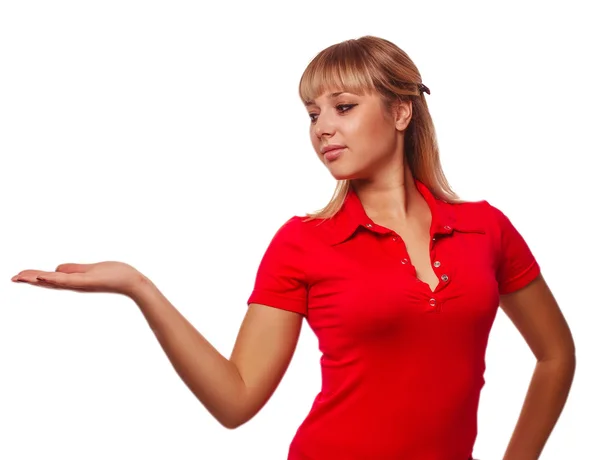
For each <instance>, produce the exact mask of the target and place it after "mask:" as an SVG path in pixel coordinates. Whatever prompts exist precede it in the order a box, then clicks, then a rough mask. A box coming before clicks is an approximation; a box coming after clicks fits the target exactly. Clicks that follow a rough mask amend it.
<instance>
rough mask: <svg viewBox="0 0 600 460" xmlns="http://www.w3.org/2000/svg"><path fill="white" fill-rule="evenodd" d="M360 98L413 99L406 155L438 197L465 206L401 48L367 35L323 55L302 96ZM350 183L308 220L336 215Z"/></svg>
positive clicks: (308, 73) (303, 83)
mask: <svg viewBox="0 0 600 460" xmlns="http://www.w3.org/2000/svg"><path fill="white" fill-rule="evenodd" d="M333 88H336V89H342V90H344V91H348V92H353V93H356V94H363V93H371V92H375V93H378V94H379V95H380V96H381V97H382V98H383V100H384V101H385V102H386V104H387V105H388V107H389V106H390V105H391V103H393V102H394V101H396V100H398V99H399V100H402V101H407V100H410V101H412V119H411V121H410V124H409V126H408V128H407V130H406V134H405V138H404V155H405V159H406V162H407V164H408V166H409V168H410V171H411V173H412V175H413V177H414V178H415V179H417V180H419V181H421V182H422V183H423V184H425V185H426V186H427V187H428V188H429V190H431V192H432V193H433V195H434V196H436V197H437V198H439V199H442V200H444V201H446V202H451V203H454V202H461V201H462V200H461V199H460V198H459V197H458V195H457V194H456V193H455V192H454V191H452V189H451V188H450V185H449V184H448V180H447V179H446V176H445V175H444V172H443V171H442V166H441V163H440V157H439V150H438V144H437V138H436V134H435V128H434V126H433V120H432V119H431V115H430V113H429V108H428V107H427V102H426V101H425V95H424V94H423V90H424V91H426V92H428V91H429V90H428V89H427V88H426V87H425V86H423V84H422V81H421V74H420V73H419V70H418V69H417V67H416V66H415V64H414V62H413V61H412V60H411V59H410V58H409V57H408V55H407V54H406V53H405V52H404V51H402V50H401V49H400V48H398V46H396V45H395V44H393V43H392V42H390V41H388V40H385V39H383V38H378V37H373V36H365V37H361V38H358V39H352V40H347V41H344V42H341V43H337V44H335V45H332V46H330V47H328V48H326V49H324V50H323V51H321V52H320V53H319V54H318V55H317V56H316V57H315V58H314V59H313V60H312V61H311V62H310V64H309V65H308V67H307V68H306V70H305V71H304V73H303V74H302V78H301V79H300V85H299V93H300V98H301V99H302V101H303V102H304V103H305V104H306V103H308V102H309V101H312V100H314V99H315V98H316V97H318V96H319V95H321V94H322V93H323V92H324V91H326V90H329V89H333ZM349 189H350V180H338V181H337V185H336V188H335V191H334V193H333V197H332V198H331V200H330V201H329V203H328V204H327V205H326V206H325V207H324V208H322V209H320V210H319V211H317V212H315V213H308V214H307V215H306V217H308V219H307V220H312V219H327V218H330V217H333V216H334V215H335V214H336V213H337V212H338V211H339V210H340V209H341V207H342V204H343V203H344V200H345V198H346V195H347V193H348V190H349Z"/></svg>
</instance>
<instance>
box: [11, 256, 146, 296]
mask: <svg viewBox="0 0 600 460" xmlns="http://www.w3.org/2000/svg"><path fill="white" fill-rule="evenodd" d="M11 280H12V281H14V282H22V283H29V284H31V285H34V286H41V287H45V288H50V289H68V290H72V291H82V292H110V293H114V294H122V295H126V296H128V297H130V296H132V295H133V293H134V292H135V290H136V289H137V288H138V287H139V286H140V285H141V284H143V282H144V280H145V277H144V276H143V275H142V274H141V273H140V272H139V271H137V270H136V269H135V268H133V267H132V266H131V265H128V264H126V263H123V262H98V263H95V264H61V265H59V266H58V267H56V270H55V271H54V272H44V271H40V270H23V271H22V272H20V273H19V274H18V275H15V276H13V277H12V279H11Z"/></svg>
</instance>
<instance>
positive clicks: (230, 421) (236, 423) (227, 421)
mask: <svg viewBox="0 0 600 460" xmlns="http://www.w3.org/2000/svg"><path fill="white" fill-rule="evenodd" d="M249 420H250V418H249V417H244V416H242V415H241V414H238V415H237V416H230V417H222V418H220V419H218V421H219V423H220V424H221V426H223V427H224V428H227V429H228V430H235V429H236V428H239V427H241V426H242V425H244V424H246V422H248V421H249Z"/></svg>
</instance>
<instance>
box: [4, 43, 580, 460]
mask: <svg viewBox="0 0 600 460" xmlns="http://www.w3.org/2000/svg"><path fill="white" fill-rule="evenodd" d="M424 93H427V94H429V89H428V88H427V87H426V86H425V85H424V84H423V83H422V81H421V76H420V74H419V71H418V70H417V68H416V66H415V65H414V63H413V62H412V61H411V59H410V58H409V57H408V56H407V55H406V54H405V53H404V52H403V51H402V50H401V49H399V48H398V47H397V46H395V45H394V44H392V43H390V42H389V41H387V40H383V39H380V38H376V37H362V38H360V39H358V40H349V41H346V42H343V43H339V44H336V45H333V46H331V47H329V48H327V49H325V50H323V51H322V52H321V53H320V54H319V55H317V56H316V57H315V59H314V60H313V61H312V62H311V63H310V64H309V66H308V68H307V69H306V70H305V72H304V74H303V76H302V78H301V81H300V97H301V99H302V101H303V103H304V105H305V106H306V109H307V111H308V116H309V119H310V136H311V140H312V144H313V147H314V149H315V151H316V153H317V156H318V158H319V159H320V161H321V162H322V163H323V164H324V165H325V167H326V168H328V170H329V171H330V173H331V174H332V176H333V177H334V178H335V179H336V180H337V188H336V191H335V193H334V196H333V198H332V200H331V201H330V202H329V204H328V205H327V206H325V207H324V208H323V209H322V210H321V211H320V212H318V213H316V214H311V215H308V216H304V217H300V216H294V217H292V218H290V219H289V220H288V221H287V222H285V223H284V224H283V225H282V226H281V228H280V229H279V230H278V232H277V233H276V234H275V236H274V237H273V239H272V241H271V243H270V245H269V247H268V248H267V250H266V252H265V254H264V257H263V259H262V261H261V263H260V265H259V267H258V273H257V276H256V281H255V287H254V290H253V292H252V293H251V295H250V298H249V299H248V310H247V314H246V317H245V319H244V321H243V323H242V325H241V328H240V331H239V335H238V337H237V340H236V343H235V346H234V349H233V352H232V354H231V357H230V358H229V359H227V358H226V357H224V356H222V355H221V354H220V353H219V352H218V351H217V350H216V349H215V348H214V347H213V346H212V345H211V344H210V343H209V342H208V341H207V340H206V339H205V338H204V337H203V336H202V335H201V334H200V333H199V332H198V331H197V330H196V329H195V328H194V327H193V326H192V325H191V324H190V323H189V322H188V321H186V319H185V318H184V317H183V316H182V315H181V314H180V313H179V312H178V311H177V310H176V309H175V307H174V306H173V305H172V304H171V303H170V302H169V301H168V300H167V299H166V298H165V297H164V296H163V295H162V294H161V292H160V291H159V289H158V288H157V287H156V286H155V285H154V284H153V283H152V282H151V281H150V280H149V279H148V278H147V277H145V276H144V275H143V274H141V273H140V272H139V271H137V270H136V269H135V268H133V267H132V266H130V265H128V264H125V263H121V262H101V263H96V264H86V265H83V264H63V265H60V266H59V267H57V269H56V271H55V272H44V271H39V270H25V271H22V272H21V273H19V274H18V275H16V276H15V277H14V278H13V281H21V282H26V283H30V284H33V285H38V286H43V287H49V288H55V289H72V290H80V291H89V292H114V293H119V294H123V295H126V296H129V297H130V298H131V299H133V301H134V302H135V303H136V304H137V305H138V306H139V308H140V309H141V312H142V313H143V315H144V316H145V318H146V319H147V321H148V323H149V325H150V327H151V328H152V330H153V331H154V333H155V334H156V337H157V339H158V340H159V342H160V344H161V345H162V347H163V349H164V350H165V353H166V354H167V355H168V357H169V359H170V360H171V362H172V363H173V366H174V368H175V369H176V371H177V372H178V374H179V375H180V376H181V378H182V379H183V380H184V381H185V383H186V384H187V386H188V387H189V388H190V390H191V391H192V392H193V393H194V394H195V395H196V396H197V398H198V399H199V400H200V401H201V403H202V404H203V405H204V406H205V407H206V408H207V410H208V411H210V413H211V414H212V415H213V416H214V417H215V418H216V419H217V420H218V421H219V422H220V423H221V424H222V425H224V426H225V427H227V428H235V427H238V426H240V425H242V424H244V423H246V422H247V421H248V420H250V419H251V418H252V417H253V416H254V415H255V414H256V413H257V412H258V411H259V410H260V409H261V408H262V407H263V406H264V404H265V403H266V402H267V401H268V400H269V398H270V397H271V395H272V394H273V392H274V391H275V389H276V387H277V385H278V383H279V382H280V380H281V378H282V377H283V375H284V373H285V371H286V369H287V367H288V365H289V363H290V360H291V358H292V355H293V353H294V350H295V348H296V344H297V340H298V336H299V333H300V329H301V326H302V323H303V319H306V321H307V323H308V324H309V326H310V327H311V328H312V330H313V331H314V332H315V334H316V336H317V338H318V340H319V347H320V350H321V351H322V353H323V355H322V358H321V366H322V378H323V382H322V390H321V392H320V393H319V394H318V395H317V396H316V398H315V400H314V404H313V405H312V408H311V410H310V413H309V414H308V416H307V417H306V419H305V421H304V422H303V423H302V425H301V426H300V428H299V429H298V431H297V433H296V436H295V437H294V439H293V440H292V443H291V446H290V450H289V456H288V459H289V460H301V459H311V460H337V459H339V460H353V459H357V460H358V459H361V460H365V459H370V460H372V459H381V460H384V459H386V460H389V459H395V460H396V459H410V460H467V459H469V458H471V455H472V450H473V445H474V443H475V438H476V433H477V407H478V402H479V395H480V391H481V388H482V386H483V384H484V377H483V374H484V369H485V362H484V356H485V349H486V345H487V340H488V336H489V332H490V328H491V326H492V323H493V321H494V318H495V315H496V313H497V309H498V306H501V307H502V308H503V309H504V311H505V312H506V314H507V315H508V317H509V318H510V319H511V320H512V321H513V322H514V323H515V325H516V327H517V328H518V330H519V331H520V332H521V333H522V334H523V336H524V338H525V340H526V341H527V343H528V344H529V346H530V347H531V350H532V352H533V353H534V355H535V357H536V358H537V365H536V367H535V372H534V374H533V378H532V381H531V385H530V388H529V391H528V394H527V398H526V400H525V404H524V407H523V410H522V412H521V415H520V417H519V420H518V422H517V425H516V429H515V431H514V434H513V436H512V439H511V441H510V444H509V446H508V448H507V451H506V453H505V456H504V459H505V460H511V459H513V460H517V459H518V460H529V459H531V460H533V459H537V458H538V456H539V455H540V453H541V451H542V448H543V446H544V444H545V443H546V440H547V438H548V436H549V434H550V432H551V431H552V429H553V427H554V425H555V423H556V421H557V419H558V417H559V414H560V412H561V410H562V407H563V405H564V403H565V400H566V398H567V394H568V391H569V388H570V384H571V381H572V378H573V373H574V368H575V351H574V344H573V340H572V337H571V334H570V331H569V328H568V326H567V324H566V322H565V320H564V318H563V316H562V314H561V311H560V309H559V307H558V305H557V304H556V301H555V299H554V298H553V295H552V293H551V291H550V290H549V288H548V286H547V285H546V283H545V281H544V279H543V277H542V275H541V274H540V268H539V266H538V264H537V262H536V260H535V258H534V256H533V254H532V253H531V251H530V249H529V247H528V245H527V244H526V242H525V241H524V239H523V238H522V237H521V235H520V234H519V233H518V231H517V230H516V229H515V227H514V226H513V225H512V224H511V222H510V220H509V219H508V218H507V217H506V216H505V215H504V214H503V213H502V212H501V211H500V210H498V209H497V208H495V207H494V206H492V205H490V204H489V203H488V202H487V201H480V202H464V201H461V200H459V199H458V197H457V196H456V195H455V194H454V193H453V192H452V191H451V189H450V187H449V186H448V183H447V181H446V178H445V177H444V173H443V172H442V169H441V166H440V160H439V155H438V149H437V145H436V138H435V132H434V127H433V123H432V120H431V117H430V114H429V111H428V108H427V104H426V100H425V94H424Z"/></svg>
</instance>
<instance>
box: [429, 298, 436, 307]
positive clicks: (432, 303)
mask: <svg viewBox="0 0 600 460" xmlns="http://www.w3.org/2000/svg"><path fill="white" fill-rule="evenodd" d="M429 305H431V306H432V307H435V299H429Z"/></svg>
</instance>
